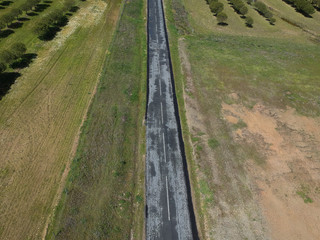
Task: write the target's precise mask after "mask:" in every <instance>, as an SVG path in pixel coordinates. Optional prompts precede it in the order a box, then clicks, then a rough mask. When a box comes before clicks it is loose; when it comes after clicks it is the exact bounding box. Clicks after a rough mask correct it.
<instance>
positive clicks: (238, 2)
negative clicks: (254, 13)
mask: <svg viewBox="0 0 320 240" xmlns="http://www.w3.org/2000/svg"><path fill="white" fill-rule="evenodd" d="M230 3H231V6H232V8H233V9H234V10H235V11H236V12H237V13H239V14H241V15H243V16H244V15H246V14H247V13H248V8H247V7H246V6H245V5H244V3H243V2H242V0H230Z"/></svg>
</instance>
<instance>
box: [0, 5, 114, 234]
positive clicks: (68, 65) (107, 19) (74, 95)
mask: <svg viewBox="0 0 320 240" xmlns="http://www.w3.org/2000/svg"><path fill="white" fill-rule="evenodd" d="M119 7H120V5H119V2H116V1H113V2H111V3H109V4H108V5H106V3H105V2H103V1H99V0H87V1H86V2H84V3H83V5H82V8H81V9H80V10H79V11H78V12H77V13H76V14H75V15H74V16H73V17H72V18H71V19H70V23H69V25H67V26H66V27H65V28H64V29H63V30H62V31H61V32H60V33H59V34H58V36H57V38H56V39H55V40H53V41H51V42H48V43H46V44H45V45H44V46H43V47H42V48H41V49H40V51H39V52H38V58H37V59H36V60H35V62H34V63H33V64H32V65H31V66H30V67H29V68H27V69H25V70H23V74H22V77H21V78H19V79H18V80H17V82H16V83H15V84H14V85H13V86H12V89H11V91H10V92H9V94H7V95H6V96H5V97H4V98H3V99H2V100H1V101H0V112H1V115H0V152H1V155H0V173H1V175H0V177H1V182H0V213H1V214H0V239H39V238H41V236H42V233H43V231H44V228H45V225H46V222H47V219H48V217H49V215H50V214H51V213H52V211H53V208H54V205H55V199H56V198H57V197H56V196H57V193H59V191H58V190H59V187H61V186H62V185H63V183H64V182H63V178H62V176H63V173H64V171H65V170H66V171H67V170H68V165H69V162H70V160H71V157H72V156H73V155H72V149H73V147H74V146H75V145H74V143H75V140H76V139H75V138H76V136H77V134H78V132H79V127H80V125H81V122H82V119H83V117H84V115H85V114H86V112H87V108H88V105H89V102H90V99H91V98H92V95H93V93H94V89H95V86H96V83H97V82H98V76H99V73H100V72H101V70H102V66H103V63H104V61H105V55H106V50H107V48H108V46H109V43H110V41H111V36H112V33H113V30H114V28H115V24H116V22H117V19H118V13H119ZM83 16H86V18H83ZM92 46H94V48H93V47H92ZM58 195H59V194H58Z"/></svg>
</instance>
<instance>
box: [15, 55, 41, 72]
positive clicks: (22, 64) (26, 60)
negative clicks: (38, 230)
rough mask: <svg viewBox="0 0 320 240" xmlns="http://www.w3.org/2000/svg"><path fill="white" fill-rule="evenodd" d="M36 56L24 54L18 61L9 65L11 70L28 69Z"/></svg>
mask: <svg viewBox="0 0 320 240" xmlns="http://www.w3.org/2000/svg"><path fill="white" fill-rule="evenodd" d="M37 56H38V55H37V54H35V53H26V54H24V55H23V56H22V57H21V58H20V59H18V60H17V61H15V62H14V63H12V64H11V65H10V67H11V68H12V69H22V68H26V67H29V65H30V64H31V63H32V62H33V60H34V59H35V58H36V57H37Z"/></svg>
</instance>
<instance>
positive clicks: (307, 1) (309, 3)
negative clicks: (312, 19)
mask: <svg viewBox="0 0 320 240" xmlns="http://www.w3.org/2000/svg"><path fill="white" fill-rule="evenodd" d="M284 1H285V2H287V3H289V4H290V5H292V6H293V7H295V9H296V10H297V11H298V12H301V13H302V14H304V15H307V16H310V15H311V14H313V13H314V12H315V9H314V7H319V6H320V0H284Z"/></svg>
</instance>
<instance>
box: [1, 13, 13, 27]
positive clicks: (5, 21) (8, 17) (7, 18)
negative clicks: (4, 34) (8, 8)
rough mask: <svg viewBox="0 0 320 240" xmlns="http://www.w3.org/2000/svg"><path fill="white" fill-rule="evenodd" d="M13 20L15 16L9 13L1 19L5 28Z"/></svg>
mask: <svg viewBox="0 0 320 240" xmlns="http://www.w3.org/2000/svg"><path fill="white" fill-rule="evenodd" d="M14 19H15V16H14V15H13V14H12V13H11V12H9V13H7V14H4V15H3V16H2V18H1V20H2V21H3V22H4V23H5V24H6V25H7V27H8V25H9V24H10V23H12V22H13V21H14Z"/></svg>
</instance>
